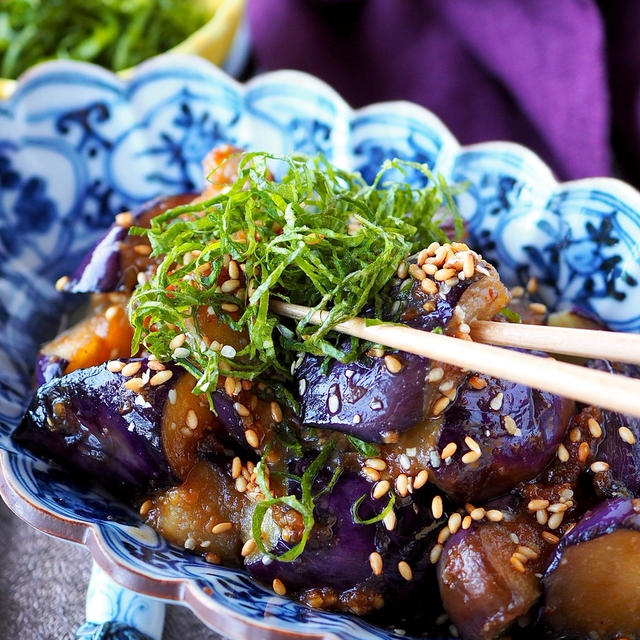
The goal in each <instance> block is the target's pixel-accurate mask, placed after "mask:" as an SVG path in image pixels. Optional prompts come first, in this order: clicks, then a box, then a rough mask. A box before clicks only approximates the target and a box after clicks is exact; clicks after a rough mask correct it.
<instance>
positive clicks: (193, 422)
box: [186, 409, 198, 430]
mask: <svg viewBox="0 0 640 640" xmlns="http://www.w3.org/2000/svg"><path fill="white" fill-rule="evenodd" d="M186 422H187V427H189V429H191V430H193V429H196V428H197V427H198V416H197V415H196V412H195V411H194V410H193V409H189V411H187V420H186Z"/></svg>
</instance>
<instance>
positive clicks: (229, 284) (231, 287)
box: [220, 278, 240, 293]
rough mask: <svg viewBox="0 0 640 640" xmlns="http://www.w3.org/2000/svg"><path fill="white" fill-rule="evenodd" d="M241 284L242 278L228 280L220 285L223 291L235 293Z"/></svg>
mask: <svg viewBox="0 0 640 640" xmlns="http://www.w3.org/2000/svg"><path fill="white" fill-rule="evenodd" d="M239 286H240V280H235V279H233V278H232V279H231V280H226V281H225V282H223V283H222V284H221V285H220V289H221V291H222V293H233V292H234V291H235V290H236V289H237V288H238V287H239Z"/></svg>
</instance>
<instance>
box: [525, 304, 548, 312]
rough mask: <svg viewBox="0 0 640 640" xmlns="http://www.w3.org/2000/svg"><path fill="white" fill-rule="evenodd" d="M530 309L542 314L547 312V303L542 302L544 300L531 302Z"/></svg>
mask: <svg viewBox="0 0 640 640" xmlns="http://www.w3.org/2000/svg"><path fill="white" fill-rule="evenodd" d="M529 311H531V312H533V313H538V314H541V315H542V314H545V313H546V312H547V305H546V304H542V302H531V303H530V304H529Z"/></svg>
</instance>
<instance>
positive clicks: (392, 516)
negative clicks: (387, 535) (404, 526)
mask: <svg viewBox="0 0 640 640" xmlns="http://www.w3.org/2000/svg"><path fill="white" fill-rule="evenodd" d="M396 522H397V518H396V512H395V511H394V510H393V509H392V510H391V511H389V513H387V515H386V516H385V517H384V518H383V519H382V523H383V524H384V527H385V529H386V530H387V531H393V530H394V529H395V528H396Z"/></svg>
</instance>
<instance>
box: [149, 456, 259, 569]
mask: <svg viewBox="0 0 640 640" xmlns="http://www.w3.org/2000/svg"><path fill="white" fill-rule="evenodd" d="M247 504H248V501H247V500H246V499H245V498H244V496H243V495H242V494H241V493H239V492H238V491H236V489H235V487H234V486H233V480H232V479H231V476H230V474H228V473H225V472H224V471H223V470H222V469H220V468H219V467H217V466H215V465H212V464H211V463H209V462H206V461H199V462H197V463H196V464H195V466H194V467H193V468H192V469H191V471H190V472H189V474H188V476H187V478H186V479H185V481H184V482H183V483H182V484H181V485H180V486H178V487H173V488H171V489H169V490H167V491H163V492H161V493H159V494H157V495H156V496H154V497H153V498H151V499H150V500H148V501H147V502H145V503H144V504H143V507H142V509H141V511H142V513H143V514H144V515H145V516H146V522H147V523H148V524H150V525H151V526H152V527H153V528H154V529H155V530H156V531H158V532H159V533H160V534H161V535H163V536H164V537H165V538H167V539H168V540H169V541H170V542H172V543H173V544H176V545H178V546H180V547H184V548H185V549H189V550H190V551H196V552H199V553H203V554H206V555H205V557H206V558H207V559H208V560H210V561H211V562H214V563H216V564H217V563H218V562H220V561H222V562H224V563H225V564H231V565H240V564H241V556H240V549H241V548H242V540H241V535H240V532H241V529H240V523H241V521H242V518H243V513H244V510H245V508H246V505H247Z"/></svg>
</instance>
